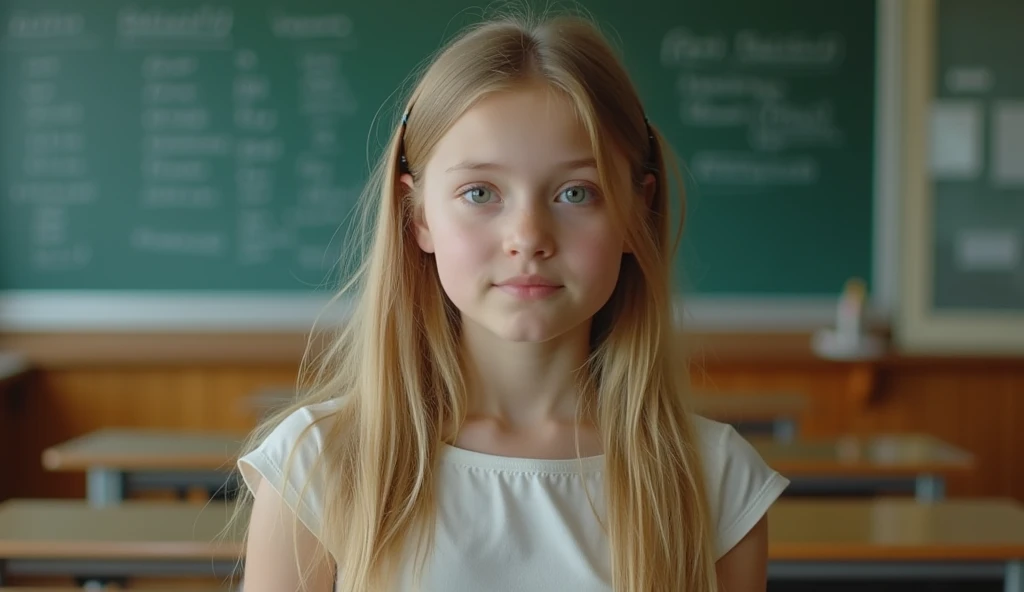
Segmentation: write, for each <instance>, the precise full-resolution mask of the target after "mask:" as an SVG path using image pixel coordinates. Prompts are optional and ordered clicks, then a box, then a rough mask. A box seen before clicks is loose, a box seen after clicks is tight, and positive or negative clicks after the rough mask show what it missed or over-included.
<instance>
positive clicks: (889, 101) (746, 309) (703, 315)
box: [0, 0, 905, 332]
mask: <svg viewBox="0 0 1024 592" xmlns="http://www.w3.org/2000/svg"><path fill="white" fill-rule="evenodd" d="M875 2H876V6H877V11H876V14H877V23H876V25H877V35H876V39H877V53H876V55H877V62H876V74H875V76H876V118H875V122H874V125H875V155H874V157H875V180H874V195H873V197H872V199H873V209H874V221H873V236H872V253H871V257H872V277H871V278H870V282H871V285H872V290H871V293H870V295H869V303H868V312H867V314H868V318H869V320H870V321H871V322H872V323H873V324H877V325H887V324H889V323H890V322H892V320H893V319H892V315H893V308H894V304H895V303H896V301H897V300H898V298H899V293H898V292H899V290H900V286H899V276H898V275H897V266H896V265H895V262H894V261H893V258H892V257H890V256H887V254H891V253H893V252H895V250H896V249H897V246H898V245H899V238H898V237H899V234H898V233H899V231H900V226H899V213H900V212H899V203H900V195H901V193H902V192H901V186H900V184H901V176H900V172H899V166H900V165H899V146H900V145H901V141H902V138H901V136H900V131H899V126H898V125H894V123H895V122H897V121H898V118H899V113H900V110H901V103H902V101H903V88H902V82H901V72H900V70H901V68H900V67H898V62H897V61H898V60H899V59H900V55H901V51H902V48H901V39H900V38H901V35H902V34H903V27H904V19H905V17H904V15H903V14H902V11H901V8H900V5H901V4H902V3H901V2H899V1H898V0H875ZM836 296H838V294H837V295H836ZM326 304H327V299H326V298H325V297H319V296H312V295H308V294H293V293H262V292H238V293H235V292H202V293H198V292H197V293H192V292H168V293H161V292H151V291H147V292H131V291H118V292H106V291H62V292H59V293H57V292H42V291H19V290H12V291H7V292H0V330H3V331H11V332H53V331H128V332H131V331H172V332H173V331H196V330H203V331H210V330H215V331H225V332H232V331H239V332H250V331H268V330H269V331H296V330H298V331H305V330H308V329H309V328H310V327H311V326H312V325H313V323H314V322H318V323H322V322H324V321H325V320H326V321H327V322H331V320H332V319H335V320H338V319H343V318H344V315H345V306H344V304H343V303H342V304H341V305H340V307H336V308H334V309H331V310H328V311H325V310H324V309H323V307H324V305H326ZM834 311H835V299H834V298H831V297H824V298H822V297H808V296H803V295H792V296H790V295H784V296H775V295H773V296H768V295H764V296H761V295H756V294H754V295H748V296H743V297H721V296H694V297H686V298H685V300H684V301H681V302H680V304H679V307H678V316H679V318H680V320H681V322H682V323H683V324H684V325H686V326H687V327H691V328H695V329H698V330H725V331H730V330H737V331H746V330H804V329H806V330H811V329H815V328H818V327H821V326H826V325H829V324H831V323H832V321H833V319H834Z"/></svg>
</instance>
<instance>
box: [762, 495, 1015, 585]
mask: <svg viewBox="0 0 1024 592" xmlns="http://www.w3.org/2000/svg"><path fill="white" fill-rule="evenodd" d="M768 528H769V533H770V534H769V539H770V540H769V548H768V555H769V558H770V562H769V567H768V574H769V579H771V580H819V581H820V580H822V579H826V578H827V579H832V580H846V581H850V580H886V581H892V580H903V579H910V578H913V579H928V580H936V581H938V580H948V579H950V578H957V579H963V580H969V579H992V580H998V579H1000V578H1001V579H1002V580H1003V589H1004V590H1005V592H1024V506H1022V505H1021V504H1019V503H1017V502H1014V501H1010V500H999V499H963V500H959V499H958V500H946V501H942V502H936V503H933V504H920V503H917V502H915V501H914V500H912V499H906V498H903V499H891V498H887V499H878V498H876V499H870V500H821V499H815V500H779V501H778V502H776V504H775V505H774V506H773V507H772V508H771V510H769V517H768Z"/></svg>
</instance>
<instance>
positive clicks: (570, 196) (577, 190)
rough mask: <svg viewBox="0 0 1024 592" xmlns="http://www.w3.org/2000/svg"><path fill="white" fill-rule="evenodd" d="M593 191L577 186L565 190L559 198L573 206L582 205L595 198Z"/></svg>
mask: <svg viewBox="0 0 1024 592" xmlns="http://www.w3.org/2000/svg"><path fill="white" fill-rule="evenodd" d="M592 193H593V190H592V189H590V188H589V187H585V186H583V185H575V186H573V187H567V188H566V189H563V190H562V192H561V193H560V194H558V196H559V197H560V198H562V199H564V200H565V201H566V202H568V203H571V204H581V203H583V202H585V201H587V199H590V198H593V195H592Z"/></svg>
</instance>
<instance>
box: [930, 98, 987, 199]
mask: <svg viewBox="0 0 1024 592" xmlns="http://www.w3.org/2000/svg"><path fill="white" fill-rule="evenodd" d="M983 117H984V110H983V108H982V106H981V103H980V102H978V101H968V100H940V101H936V102H935V103H934V104H933V105H932V130H931V131H932V133H931V171H932V176H934V177H935V178H936V179H960V180H965V179H973V178H975V177H977V176H978V175H979V173H980V172H981V168H982V162H981V161H982V134H983V132H984V125H983V122H982V120H983Z"/></svg>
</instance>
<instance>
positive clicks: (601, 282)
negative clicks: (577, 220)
mask: <svg viewBox="0 0 1024 592" xmlns="http://www.w3.org/2000/svg"><path fill="white" fill-rule="evenodd" d="M566 246H567V249H566V250H563V254H564V255H565V258H566V259H569V260H571V261H572V263H571V268H572V269H573V270H574V272H575V274H577V275H578V276H579V277H580V279H584V278H585V279H586V282H587V284H588V285H590V286H593V287H594V288H598V287H600V288H602V291H607V292H608V294H611V290H612V289H613V288H614V287H615V282H616V281H618V278H619V268H620V267H621V266H622V248H623V242H622V239H621V238H619V236H618V234H617V233H616V232H614V231H611V230H608V229H604V230H602V231H591V232H587V233H584V234H580V235H578V236H577V237H575V238H574V239H573V240H572V241H570V242H568V243H567V244H566ZM566 251H567V252H566Z"/></svg>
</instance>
